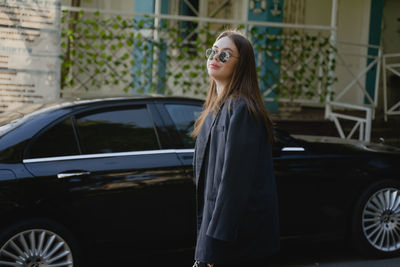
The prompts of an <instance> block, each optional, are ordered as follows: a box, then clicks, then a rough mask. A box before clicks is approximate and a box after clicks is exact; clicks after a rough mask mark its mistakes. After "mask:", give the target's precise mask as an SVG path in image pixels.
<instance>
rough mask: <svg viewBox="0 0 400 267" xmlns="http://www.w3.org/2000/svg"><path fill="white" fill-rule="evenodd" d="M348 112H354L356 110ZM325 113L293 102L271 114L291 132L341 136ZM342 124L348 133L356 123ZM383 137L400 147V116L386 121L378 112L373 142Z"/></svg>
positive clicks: (279, 127) (344, 122)
mask: <svg viewBox="0 0 400 267" xmlns="http://www.w3.org/2000/svg"><path fill="white" fill-rule="evenodd" d="M347 113H349V114H354V113H356V111H354V112H353V111H348V112H347ZM324 114H325V110H324V108H319V107H304V106H299V105H293V104H292V105H284V106H280V108H279V111H278V113H274V114H271V116H272V120H273V121H274V123H275V126H276V128H278V129H282V130H285V131H287V132H289V133H290V134H301V135H321V136H322V135H326V136H334V137H340V136H339V133H338V131H337V129H336V126H335V124H334V123H333V121H330V120H327V119H325V117H324ZM354 115H356V114H354ZM341 125H342V128H343V130H344V132H345V133H348V132H350V131H351V129H352V127H353V125H354V123H353V122H350V121H341ZM357 136H358V133H355V134H354V136H353V138H357ZM382 138H383V140H384V143H385V144H387V145H392V146H396V147H400V116H389V117H388V121H387V122H385V120H384V118H383V114H380V113H378V112H377V114H376V116H375V119H374V120H373V121H372V132H371V142H375V143H379V142H381V139H382Z"/></svg>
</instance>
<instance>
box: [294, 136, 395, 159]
mask: <svg viewBox="0 0 400 267" xmlns="http://www.w3.org/2000/svg"><path fill="white" fill-rule="evenodd" d="M292 136H293V137H295V138H297V139H301V140H304V141H307V142H312V143H323V144H332V145H333V144H334V145H339V146H341V147H343V146H345V147H349V148H350V147H351V148H352V149H353V150H358V151H370V152H378V153H390V154H398V155H400V148H398V147H395V146H390V145H386V144H380V143H372V142H365V141H358V140H354V139H343V138H338V137H331V136H316V135H292Z"/></svg>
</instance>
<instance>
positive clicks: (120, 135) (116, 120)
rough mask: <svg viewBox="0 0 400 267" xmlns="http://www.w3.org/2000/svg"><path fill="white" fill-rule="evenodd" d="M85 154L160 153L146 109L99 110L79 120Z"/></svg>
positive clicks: (77, 121)
mask: <svg viewBox="0 0 400 267" xmlns="http://www.w3.org/2000/svg"><path fill="white" fill-rule="evenodd" d="M76 125H77V130H78V133H79V136H80V142H81V148H82V153H84V154H96V153H112V152H125V151H139V150H154V149H159V144H158V141H157V137H156V134H155V131H154V127H153V122H152V120H151V117H150V115H149V112H148V110H147V108H146V107H144V106H142V107H136V108H135V107H133V108H124V109H116V110H109V109H106V110H100V111H96V112H91V113H86V114H82V115H80V116H77V117H76Z"/></svg>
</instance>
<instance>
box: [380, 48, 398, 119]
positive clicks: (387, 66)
mask: <svg viewBox="0 0 400 267" xmlns="http://www.w3.org/2000/svg"><path fill="white" fill-rule="evenodd" d="M388 58H391V59H394V60H396V59H397V63H387V62H386V60H387V59H388ZM382 65H383V105H384V113H385V121H387V116H388V115H400V101H398V102H397V103H394V104H392V106H391V107H388V96H387V74H386V73H387V71H390V72H392V73H393V74H394V75H396V76H398V77H400V53H395V54H385V55H383V57H382Z"/></svg>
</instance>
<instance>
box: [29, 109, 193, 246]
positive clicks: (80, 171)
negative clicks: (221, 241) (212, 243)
mask: <svg viewBox="0 0 400 267" xmlns="http://www.w3.org/2000/svg"><path fill="white" fill-rule="evenodd" d="M153 116H154V114H151V112H150V111H149V105H146V104H136V105H132V104H131V105H122V106H121V105H118V106H111V105H107V106H104V107H100V108H95V109H93V108H91V109H90V110H86V111H81V112H79V113H76V114H73V116H71V117H69V118H66V119H65V120H62V121H60V122H58V123H56V124H55V125H53V126H51V127H50V128H49V129H47V130H46V131H44V132H43V133H42V134H40V135H39V136H38V137H37V138H35V140H33V141H32V144H31V145H30V147H29V151H28V153H27V157H26V158H25V159H24V163H25V165H26V167H27V168H28V170H29V171H30V172H31V173H32V174H33V175H34V176H36V177H37V178H38V179H40V180H42V181H43V182H42V183H41V184H42V185H43V186H45V187H46V185H52V188H51V189H50V188H49V190H52V191H53V192H56V193H54V194H51V195H47V201H48V202H52V204H51V206H52V207H54V209H58V212H64V214H65V215H68V216H64V215H60V216H61V217H63V218H64V220H67V221H69V222H70V223H71V224H74V225H76V224H78V225H80V227H79V229H80V231H81V233H82V235H84V236H87V237H88V238H89V239H94V240H96V241H113V242H118V243H129V246H130V247H138V248H141V249H143V248H166V247H168V248H171V247H174V246H176V247H182V246H184V245H192V244H188V243H189V242H187V241H186V242H187V243H186V244H184V243H183V242H184V240H185V239H186V237H187V233H186V230H185V229H186V228H185V227H184V226H185V222H184V221H182V220H180V219H181V214H180V212H181V209H180V207H179V202H177V196H178V195H179V192H180V190H181V187H182V184H185V180H187V177H185V175H184V173H183V170H182V166H181V165H182V164H181V162H180V160H179V158H178V157H177V154H176V153H175V151H174V150H171V149H161V148H160V143H159V138H158V133H157V131H155V124H154V123H155V122H154V119H153ZM60 128H61V129H60ZM66 129H68V132H70V133H72V134H70V136H69V139H71V138H72V139H73V140H76V144H75V145H73V143H74V141H71V140H70V141H67V140H64V138H62V137H59V136H57V134H58V133H60V132H62V133H65V132H66ZM68 143H69V145H67V144H68ZM72 148H74V151H68V153H63V151H64V150H66V149H72ZM44 150H47V151H44ZM54 212H56V211H54Z"/></svg>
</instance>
